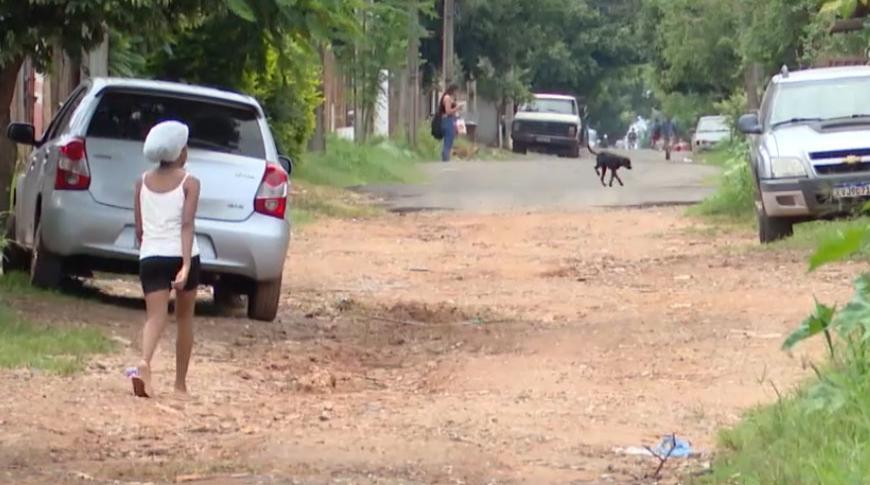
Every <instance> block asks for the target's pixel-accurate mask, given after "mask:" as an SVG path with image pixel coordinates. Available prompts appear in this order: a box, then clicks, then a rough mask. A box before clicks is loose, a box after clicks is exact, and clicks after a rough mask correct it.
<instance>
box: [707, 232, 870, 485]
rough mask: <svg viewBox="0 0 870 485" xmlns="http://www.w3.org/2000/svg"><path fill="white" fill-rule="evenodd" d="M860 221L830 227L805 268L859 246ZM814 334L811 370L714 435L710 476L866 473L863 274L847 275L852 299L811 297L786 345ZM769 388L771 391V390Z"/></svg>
mask: <svg viewBox="0 0 870 485" xmlns="http://www.w3.org/2000/svg"><path fill="white" fill-rule="evenodd" d="M868 241H870V226H868V225H867V224H866V223H864V224H861V225H855V226H852V227H848V228H844V229H843V230H838V231H837V232H835V233H833V234H831V233H829V235H828V236H827V237H826V238H825V239H824V240H823V242H822V243H821V244H820V245H819V247H818V250H817V251H816V252H815V253H814V254H813V256H812V257H811V258H810V269H811V270H814V269H816V268H818V267H821V266H823V265H825V264H829V263H834V262H838V261H842V260H844V259H846V258H848V257H850V256H853V255H854V254H856V253H858V252H862V251H866V250H867V247H868ZM807 339H822V340H823V342H824V343H825V348H826V350H827V361H826V362H825V363H824V364H821V365H817V364H810V366H811V367H812V369H813V370H814V371H815V374H816V377H815V378H814V379H813V380H811V381H809V382H807V383H805V384H804V385H803V386H801V387H800V388H799V389H797V390H795V391H793V392H790V393H787V394H780V399H779V400H778V402H776V403H775V404H772V405H769V406H764V407H761V408H759V409H756V410H754V411H752V412H750V413H748V415H747V416H746V418H745V419H744V420H743V422H741V423H740V424H739V425H737V426H736V427H734V428H732V429H729V430H725V431H723V432H722V433H721V437H720V451H721V454H720V455H719V456H718V458H717V460H716V463H715V464H714V467H713V469H714V476H713V479H712V481H714V482H716V483H735V481H736V482H739V483H758V484H766V483H783V484H785V483H824V484H828V483H832V484H833V483H844V484H845V483H865V482H866V479H867V477H868V476H870V445H868V443H870V409H868V407H867V402H868V400H870V274H864V275H862V276H861V277H860V278H858V279H857V280H856V281H855V284H854V294H853V296H852V299H851V300H850V301H849V302H848V303H847V304H846V305H845V306H844V307H843V308H842V309H837V308H835V307H832V306H827V305H825V304H822V303H817V304H816V308H815V310H814V312H813V314H812V315H810V316H808V317H807V318H806V320H804V321H803V322H802V323H801V325H800V326H799V327H798V328H797V329H796V330H795V331H794V332H793V333H792V334H791V335H790V336H789V337H788V338H787V339H786V341H785V342H784V344H783V349H784V350H786V351H788V350H791V349H793V348H794V347H795V346H796V345H798V344H800V343H801V342H803V341H805V340H807ZM777 393H779V391H778V390H777Z"/></svg>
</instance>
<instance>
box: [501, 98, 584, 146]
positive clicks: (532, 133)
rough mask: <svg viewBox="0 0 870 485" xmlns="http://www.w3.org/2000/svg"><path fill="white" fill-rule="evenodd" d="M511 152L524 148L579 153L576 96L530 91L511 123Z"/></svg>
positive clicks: (580, 140) (580, 128)
mask: <svg viewBox="0 0 870 485" xmlns="http://www.w3.org/2000/svg"><path fill="white" fill-rule="evenodd" d="M511 141H512V142H513V151H514V152H515V153H526V152H527V151H528V150H534V151H542V152H545V153H555V154H558V155H560V156H569V157H573V158H579V157H580V147H582V146H583V143H584V140H583V122H582V120H581V117H580V109H579V107H578V104H577V100H576V99H575V98H574V97H573V96H564V95H559V94H534V95H532V100H531V101H529V102H528V103H525V104H522V105H521V106H520V107H519V109H518V110H517V114H516V115H515V116H514V121H513V125H512V126H511Z"/></svg>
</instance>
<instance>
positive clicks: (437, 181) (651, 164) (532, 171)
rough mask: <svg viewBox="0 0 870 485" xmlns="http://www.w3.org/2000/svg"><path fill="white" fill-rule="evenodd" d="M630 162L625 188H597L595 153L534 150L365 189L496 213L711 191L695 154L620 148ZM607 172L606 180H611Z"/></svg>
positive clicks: (401, 205)
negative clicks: (422, 179) (420, 180)
mask: <svg viewBox="0 0 870 485" xmlns="http://www.w3.org/2000/svg"><path fill="white" fill-rule="evenodd" d="M621 153H622V154H625V155H628V156H629V157H630V158H631V160H632V169H631V170H620V171H619V177H620V178H621V179H622V180H623V182H625V187H619V186H618V185H619V184H618V182H615V181H614V187H613V189H610V190H602V187H601V182H600V181H599V180H598V178H597V177H596V175H595V171H594V167H595V158H594V157H593V156H592V155H591V154H589V153H588V152H586V151H584V152H583V157H582V158H580V159H578V160H575V159H570V158H565V159H562V158H556V157H549V156H544V155H538V154H529V155H528V156H520V157H518V158H517V159H515V160H512V161H508V162H504V161H501V162H476V163H461V162H460V163H449V164H444V163H435V164H431V165H430V166H429V167H428V169H427V172H428V174H429V182H428V183H426V184H421V185H411V186H389V185H387V186H376V187H366V188H364V189H363V190H364V191H367V192H372V193H374V194H376V195H379V196H383V197H385V198H386V199H387V201H388V205H389V207H390V208H391V209H393V210H396V211H415V210H432V209H441V210H460V211H473V212H478V213H479V212H490V213H493V212H499V211H512V210H577V209H583V208H589V207H615V206H638V205H650V204H682V203H693V202H697V201H699V200H702V199H703V198H704V197H706V196H707V195H708V194H710V193H711V192H712V186H711V185H710V181H711V179H712V177H713V176H714V175H716V173H717V170H716V169H715V168H714V167H710V166H705V165H700V164H697V163H686V162H685V160H686V159H688V160H689V161H693V157H694V156H693V155H692V154H691V153H685V152H682V153H681V152H674V153H673V159H672V161H671V162H666V161H665V156H664V153H663V152H656V151H652V150H637V151H630V152H625V151H623V152H621ZM609 180H610V175H608V176H607V179H606V180H605V181H607V182H609Z"/></svg>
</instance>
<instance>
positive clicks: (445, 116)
mask: <svg viewBox="0 0 870 485" xmlns="http://www.w3.org/2000/svg"><path fill="white" fill-rule="evenodd" d="M458 89H459V87H458V86H456V85H455V84H451V85H450V86H448V87H447V91H445V92H444V95H443V96H441V105H440V106H439V107H438V109H439V110H440V112H441V132H442V133H444V147H443V148H442V149H441V161H443V162H449V161H450V152H452V151H453V140H454V139H455V138H456V113H457V112H459V104H458V103H457V102H456V91H457V90H458Z"/></svg>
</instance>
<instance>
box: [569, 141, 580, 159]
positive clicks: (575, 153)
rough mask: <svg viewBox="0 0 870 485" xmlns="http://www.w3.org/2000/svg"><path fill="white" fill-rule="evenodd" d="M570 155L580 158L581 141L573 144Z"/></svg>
mask: <svg viewBox="0 0 870 485" xmlns="http://www.w3.org/2000/svg"><path fill="white" fill-rule="evenodd" d="M568 156H569V157H571V158H580V142H577V143H574V144H573V145H571V148H569V149H568Z"/></svg>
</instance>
